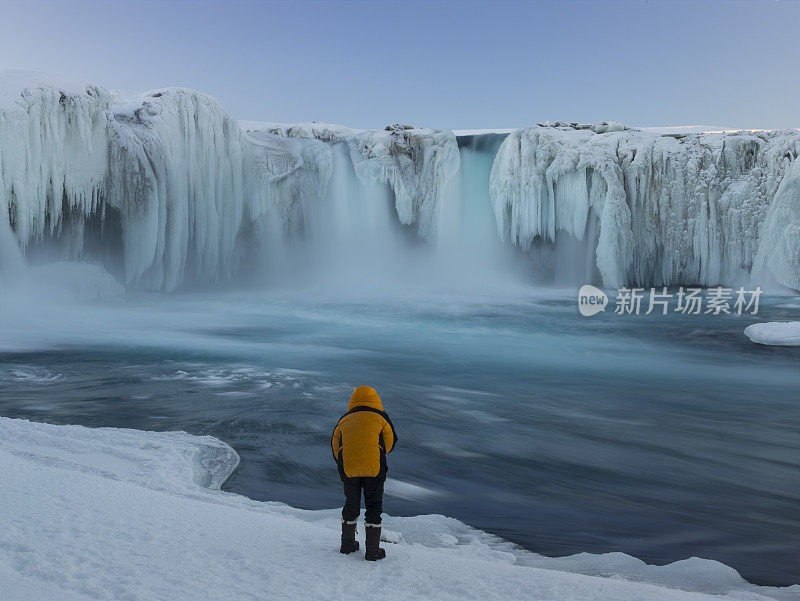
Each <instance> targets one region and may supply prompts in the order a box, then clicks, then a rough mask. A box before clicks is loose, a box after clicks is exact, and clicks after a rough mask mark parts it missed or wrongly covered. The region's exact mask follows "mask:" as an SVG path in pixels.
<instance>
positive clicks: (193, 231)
mask: <svg viewBox="0 0 800 601" xmlns="http://www.w3.org/2000/svg"><path fill="white" fill-rule="evenodd" d="M0 100H1V101H2V104H0V215H2V216H3V217H6V219H4V220H3V227H0V249H2V253H3V254H2V257H1V258H0V265H4V264H6V263H9V262H10V261H11V259H12V257H11V254H12V253H11V251H10V249H13V248H17V249H19V251H20V252H24V251H26V249H27V248H28V247H29V246H31V245H34V246H36V245H45V244H46V243H49V244H50V246H53V247H55V248H56V249H57V251H58V252H60V253H61V254H60V255H57V256H55V257H53V256H52V254H53V252H54V251H53V249H50V255H49V256H50V258H56V259H58V258H84V257H85V256H86V255H87V254H88V252H87V244H84V233H85V230H86V228H87V227H89V226H91V227H93V228H95V229H97V230H98V231H97V232H93V235H94V236H95V237H99V238H100V239H101V243H102V244H105V245H106V246H107V247H109V248H112V247H115V246H120V247H121V251H120V252H121V254H122V263H123V267H122V271H123V272H122V273H121V274H118V275H120V276H121V277H122V278H123V279H125V280H126V281H127V282H128V283H129V284H133V285H137V286H143V287H146V288H150V289H165V290H173V289H175V288H177V287H178V286H180V285H181V284H182V283H183V282H184V281H185V280H186V279H189V280H192V281H200V282H204V281H205V282H215V281H218V280H220V279H225V278H228V277H230V276H231V275H232V274H233V273H235V272H236V270H237V268H238V266H239V265H240V263H241V262H242V261H243V260H246V257H245V256H244V255H245V254H246V253H247V251H248V250H252V248H253V246H254V244H255V246H256V247H260V242H261V241H262V240H261V237H258V236H256V242H255V243H254V242H253V240H250V239H248V240H246V241H245V240H244V239H243V238H244V237H245V236H251V235H253V232H254V231H259V232H261V231H265V230H266V229H269V228H267V227H265V226H264V224H263V223H262V222H264V221H269V222H271V223H276V224H278V225H276V226H275V228H274V229H275V230H276V231H277V232H279V233H280V232H284V233H288V232H291V231H294V230H297V229H299V228H301V221H302V217H301V214H302V210H301V204H302V202H301V198H302V197H314V196H319V195H320V194H322V191H323V190H324V187H325V184H326V182H327V178H328V177H329V176H330V169H331V167H330V163H331V161H330V152H329V150H328V149H327V148H326V147H325V145H324V144H322V143H321V142H315V141H311V140H308V141H304V142H300V141H297V142H294V141H287V140H284V139H282V138H280V137H278V136H274V135H268V134H262V135H260V136H259V135H245V134H243V132H242V131H241V129H240V126H239V123H238V122H237V121H236V120H235V119H234V118H232V117H231V116H230V115H228V114H227V113H226V112H225V111H224V110H223V109H222V108H221V107H220V105H219V103H218V102H217V101H216V100H214V99H213V98H210V97H209V96H206V95H204V94H201V93H199V92H195V91H193V90H186V89H177V88H169V89H164V90H158V91H153V92H150V93H147V94H144V95H142V96H138V97H134V98H122V97H121V96H120V95H118V94H112V93H110V92H108V91H106V90H103V89H102V88H99V87H97V86H94V85H92V84H88V83H86V82H80V81H64V80H56V81H52V79H51V78H50V77H40V76H35V75H30V74H20V73H5V74H3V76H2V77H0ZM98 224H99V225H98ZM116 235H118V236H119V237H120V238H121V239H119V240H115V239H113V238H114V236H116ZM9 238H12V239H11V240H10V239H9ZM105 254H107V253H101V257H100V258H102V257H103V256H105ZM95 258H97V257H95Z"/></svg>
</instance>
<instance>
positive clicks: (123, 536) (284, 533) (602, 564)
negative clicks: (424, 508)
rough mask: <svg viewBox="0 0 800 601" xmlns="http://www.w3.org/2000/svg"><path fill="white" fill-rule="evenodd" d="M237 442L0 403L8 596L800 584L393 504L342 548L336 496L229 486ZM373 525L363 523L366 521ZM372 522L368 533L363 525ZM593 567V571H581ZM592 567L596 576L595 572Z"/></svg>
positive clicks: (603, 590) (616, 596)
mask: <svg viewBox="0 0 800 601" xmlns="http://www.w3.org/2000/svg"><path fill="white" fill-rule="evenodd" d="M238 462H239V458H238V456H237V454H236V453H235V452H234V451H233V449H231V448H230V447H229V446H228V445H226V444H224V443H223V442H221V441H219V440H216V439H214V438H211V437H196V436H191V435H188V434H186V433H183V432H159V433H156V432H143V431H136V430H123V429H109V428H101V429H89V428H84V427H81V426H52V425H47V424H38V423H30V422H27V421H24V420H12V419H8V418H0V474H2V481H3V494H2V495H0V520H2V523H3V524H4V528H3V529H2V530H0V598H2V599H3V600H4V601H23V600H24V601H36V600H42V601H53V600H58V601H72V600H78V599H104V600H108V599H130V600H135V599H141V600H147V601H153V600H156V599H169V600H170V601H176V600H180V599H187V600H200V599H214V600H221V599H226V600H238V599H280V600H282V601H283V600H289V599H315V600H323V599H356V598H368V599H392V600H398V599H404V600H405V599H437V600H442V599H504V600H509V599H516V600H522V599H525V600H534V599H553V600H556V599H558V600H567V599H574V600H576V601H589V600H596V599H608V600H613V601H624V600H631V601H634V600H635V601H643V600H663V601H684V600H685V601H689V600H695V601H700V600H709V601H710V600H712V599H713V600H716V601H721V600H723V599H741V600H745V599H746V600H758V599H762V600H763V599H796V598H797V597H798V595H800V586H798V585H795V586H793V587H789V588H783V589H776V588H767V587H757V586H754V585H751V584H749V583H747V582H745V581H744V580H743V579H742V578H741V577H740V576H739V575H738V574H737V573H736V572H735V571H734V570H733V569H731V568H729V567H727V566H724V565H723V564H720V563H717V562H714V561H706V560H700V559H696V558H693V559H689V560H685V561H680V562H676V563H673V564H670V565H668V566H663V567H657V566H648V565H646V564H644V563H643V562H641V561H639V560H636V559H634V558H632V557H629V556H626V555H623V554H607V555H589V554H579V555H575V556H572V557H566V558H560V559H552V558H546V557H542V556H538V555H535V554H533V553H529V552H526V551H521V550H519V549H515V548H513V546H511V545H510V544H509V543H506V542H505V541H502V540H500V539H497V538H496V537H493V536H491V535H488V534H486V533H484V532H481V531H479V530H474V529H472V528H470V527H468V526H466V525H464V524H462V523H461V522H458V521H457V520H453V519H450V518H446V517H443V516H418V517H411V518H391V517H389V518H386V520H385V530H384V531H385V533H386V534H387V535H388V536H387V537H388V538H390V539H393V540H396V541H397V543H398V544H396V545H394V544H385V546H387V547H389V548H388V558H387V559H386V560H385V561H382V562H380V563H378V564H371V563H367V562H365V561H364V560H363V558H362V557H361V554H354V555H350V556H342V555H340V554H339V553H338V549H337V547H338V537H339V518H338V510H336V509H331V510H323V511H303V510H299V509H294V508H292V507H288V506H286V505H282V504H280V503H262V502H256V501H253V500H250V499H247V498H245V497H241V496H239V495H235V494H230V493H225V492H221V491H220V490H218V489H219V487H220V485H221V484H222V483H223V482H224V480H225V479H226V478H227V476H228V475H229V474H230V473H231V472H232V470H234V469H235V468H236V466H237V465H238ZM359 529H360V530H361V532H362V533H363V528H359ZM362 535H363V534H362ZM579 572H582V573H583V574H581V573H579ZM590 574H592V575H590Z"/></svg>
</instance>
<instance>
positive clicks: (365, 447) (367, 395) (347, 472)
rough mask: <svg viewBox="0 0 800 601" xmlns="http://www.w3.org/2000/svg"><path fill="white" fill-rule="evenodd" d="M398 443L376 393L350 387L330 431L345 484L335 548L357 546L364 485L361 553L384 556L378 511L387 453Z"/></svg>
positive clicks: (343, 549) (374, 557)
mask: <svg viewBox="0 0 800 601" xmlns="http://www.w3.org/2000/svg"><path fill="white" fill-rule="evenodd" d="M396 444H397V434H396V433H395V431H394V426H393V425H392V420H390V419H389V416H388V415H386V413H385V412H384V411H383V404H382V403H381V398H380V397H379V396H378V393H377V392H375V389H374V388H371V387H370V386H359V387H358V388H356V389H355V390H354V391H353V394H352V396H351V397H350V403H349V404H348V406H347V413H345V414H344V415H343V416H342V417H341V418H340V419H339V422H338V423H337V424H336V428H334V430H333V436H331V450H332V451H333V458H334V459H335V460H336V464H337V465H338V466H339V477H340V478H341V480H342V484H343V485H344V496H345V503H344V508H343V509H342V546H341V547H340V549H339V552H340V553H353V552H354V551H358V548H359V546H358V542H357V541H356V523H357V522H358V514H359V513H361V489H362V488H363V489H364V506H365V507H366V511H365V512H364V522H365V526H366V528H365V530H366V551H365V554H364V559H366V560H367V561H377V560H379V559H383V558H384V557H386V551H384V550H383V549H381V547H380V541H381V513H382V511H383V484H384V482H385V481H386V471H387V469H388V467H387V465H386V454H387V453H390V452H391V451H392V449H394V447H395V445H396Z"/></svg>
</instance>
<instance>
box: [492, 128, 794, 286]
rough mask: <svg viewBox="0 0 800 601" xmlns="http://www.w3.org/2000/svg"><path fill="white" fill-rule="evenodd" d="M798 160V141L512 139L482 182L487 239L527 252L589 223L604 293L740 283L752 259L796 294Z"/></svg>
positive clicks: (581, 231)
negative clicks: (489, 226)
mask: <svg viewBox="0 0 800 601" xmlns="http://www.w3.org/2000/svg"><path fill="white" fill-rule="evenodd" d="M798 154H800V133H798V132H758V133H750V132H737V133H732V134H690V135H686V136H680V137H674V136H659V135H655V134H649V133H643V132H640V131H635V130H626V131H617V132H609V133H605V134H602V135H598V134H596V133H593V132H592V131H586V130H576V129H574V128H572V127H558V128H555V127H532V128H529V129H524V130H519V131H515V132H512V133H511V134H509V136H508V137H507V138H506V140H505V141H504V142H503V144H502V145H501V147H500V149H499V151H498V153H497V157H496V159H495V162H494V165H493V168H492V173H491V178H490V191H491V198H492V202H493V204H494V211H495V217H496V220H497V229H498V233H499V235H500V236H501V238H503V239H506V240H510V241H511V242H512V243H513V244H516V245H518V246H520V247H522V248H529V247H530V246H531V244H532V243H533V241H534V240H536V239H545V240H549V241H555V240H556V239H557V238H558V237H559V236H564V235H571V236H574V237H575V238H578V239H579V240H581V239H584V237H585V236H586V235H587V233H588V232H589V228H588V224H589V222H590V221H592V220H596V224H597V225H598V226H599V235H598V238H597V243H596V258H597V267H598V269H599V271H600V274H601V275H602V279H603V283H604V284H605V285H606V286H608V287H619V286H622V285H624V284H639V285H646V284H654V285H661V284H678V283H695V284H704V285H716V284H731V283H734V282H739V281H745V280H746V279H747V278H748V277H749V275H750V274H751V271H752V270H753V266H754V261H755V259H756V255H757V253H758V258H759V260H758V262H756V267H757V268H758V269H757V270H758V271H760V270H762V269H764V268H766V269H769V270H770V271H771V272H772V274H773V276H774V277H775V278H776V279H777V280H778V281H779V282H780V283H782V284H784V285H786V286H791V287H795V288H796V287H797V284H798V274H800V270H798V262H799V261H800V259H798V257H800V252H798V236H797V233H798V227H800V219H798V212H799V211H800V193H798V185H800V184H798V171H797V161H796V160H795V159H796V158H797V156H798ZM793 164H794V166H793V167H792V165H793ZM767 215H769V216H770V217H769V218H767ZM762 240H763V241H764V243H763V248H762V249H761V252H758V251H759V242H760V241H762ZM592 243H593V242H592Z"/></svg>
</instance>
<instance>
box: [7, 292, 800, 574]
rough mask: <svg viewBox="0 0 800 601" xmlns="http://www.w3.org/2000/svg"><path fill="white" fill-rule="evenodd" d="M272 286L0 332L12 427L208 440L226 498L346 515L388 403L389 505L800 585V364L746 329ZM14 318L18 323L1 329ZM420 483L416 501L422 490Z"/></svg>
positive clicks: (525, 536)
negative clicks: (392, 441)
mask: <svg viewBox="0 0 800 601" xmlns="http://www.w3.org/2000/svg"><path fill="white" fill-rule="evenodd" d="M469 298H470V300H469V301H466V300H464V297H460V296H457V295H447V294H441V295H428V296H424V297H422V296H414V295H413V294H411V293H409V294H408V295H406V296H403V295H397V294H393V295H386V296H384V297H370V298H369V299H368V300H359V299H358V298H357V297H352V296H351V297H344V296H342V297H339V298H336V297H322V296H320V295H319V294H315V293H313V292H309V293H305V294H299V293H294V294H288V293H287V294H285V295H277V294H271V295H267V294H265V293H260V292H229V293H224V294H194V295H174V296H164V295H153V296H141V297H128V298H127V299H126V300H124V301H118V302H107V303H100V304H95V305H92V306H91V307H90V308H87V307H86V306H82V305H70V304H66V305H63V306H61V307H59V308H58V309H53V308H52V307H50V308H49V309H48V310H47V311H44V312H36V311H31V314H30V315H27V316H21V317H20V318H19V319H13V320H10V319H8V318H6V319H5V320H4V321H3V339H2V340H0V342H1V343H2V348H3V349H5V352H3V353H2V354H0V362H1V363H0V414H2V415H6V416H10V417H26V418H30V419H33V420H39V421H48V422H53V423H78V424H85V425H92V426H117V427H132V428H143V429H149V430H173V429H181V430H186V431H187V432H190V433H195V434H211V435H213V436H216V437H218V438H220V439H222V440H224V441H226V442H228V443H229V444H231V445H232V446H233V447H234V448H235V449H236V450H237V451H238V452H239V453H240V455H241V456H242V465H241V467H240V468H239V470H238V471H237V473H236V474H234V476H233V477H232V478H231V479H230V480H229V481H228V482H227V484H226V489H227V490H231V491H234V492H237V493H241V494H244V495H248V496H250V497H253V498H256V499H271V500H278V501H284V502H287V503H290V504H292V505H295V506H299V507H305V508H322V507H334V506H338V505H340V504H341V502H342V495H341V493H340V490H339V488H340V485H339V482H338V478H337V473H336V467H335V465H334V463H333V461H332V459H331V455H330V450H329V447H328V443H329V436H330V432H331V429H332V427H333V425H334V424H335V422H336V420H337V419H338V417H339V416H340V415H341V414H342V413H343V412H344V411H345V408H346V405H347V399H348V396H349V393H350V391H351V390H352V388H353V387H355V386H356V385H359V384H369V385H372V386H374V387H375V388H377V390H378V391H379V393H380V394H381V396H382V397H383V399H384V402H385V408H386V410H387V411H388V412H389V414H390V415H391V416H392V419H393V421H394V423H395V425H396V427H397V431H398V434H399V438H400V443H399V445H398V447H397V451H396V452H395V453H393V454H392V455H390V457H389V466H390V470H389V478H390V481H389V483H388V484H387V496H386V499H385V503H384V508H385V510H386V511H387V512H389V513H391V514H397V515H400V514H419V513H441V514H445V515H449V516H453V517H457V518H459V519H461V520H463V521H465V522H467V523H469V524H472V525H474V526H476V527H479V528H482V529H485V530H488V531H491V532H495V533H497V534H499V535H501V536H503V537H505V538H508V539H510V540H512V541H515V542H518V543H519V544H521V545H523V546H525V547H527V548H529V549H532V550H534V551H537V552H540V553H544V554H550V555H564V554H571V553H576V552H580V551H589V552H605V551H623V552H626V553H630V554H632V555H635V556H637V557H640V558H642V559H644V560H646V561H648V562H651V563H664V562H668V561H674V560H677V559H682V558H686V557H689V556H699V557H705V558H711V559H716V560H719V561H722V562H724V563H726V564H728V565H731V566H733V567H735V568H736V569H737V570H739V571H740V572H741V573H742V575H743V576H745V577H746V578H747V579H749V580H751V581H754V582H758V583H765V584H790V583H797V582H800V573H798V566H800V553H799V552H798V549H797V545H796V541H797V540H800V477H798V476H800V452H799V451H800V420H798V418H799V417H800V405H799V402H800V369H798V368H800V350H799V349H796V348H778V347H766V346H760V345H755V344H753V343H751V342H750V341H749V340H748V339H747V338H746V337H745V336H744V334H743V330H744V328H745V327H746V326H747V325H749V324H750V323H754V322H757V321H773V320H788V319H797V315H798V312H800V299H798V298H796V297H795V298H790V297H770V298H766V299H764V298H763V297H762V308H761V311H760V314H759V315H758V316H756V317H752V316H727V315H722V316H712V315H702V316H685V315H679V314H670V315H668V316H660V315H659V316H655V315H653V316H646V317H645V316H619V315H615V314H613V313H610V312H608V313H602V314H599V315H596V316H594V317H591V318H586V317H581V316H580V315H579V314H578V312H577V307H576V302H575V291H574V290H565V291H559V290H548V291H545V292H541V291H538V292H537V291H536V290H534V289H532V288H529V289H520V290H517V291H516V292H515V293H513V294H505V295H504V297H503V298H502V299H497V298H494V297H493V295H492V294H491V292H490V291H486V293H484V294H472V295H471V296H470V297H469ZM7 317H8V316H7ZM403 483H411V484H414V485H416V487H408V486H404V485H403Z"/></svg>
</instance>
